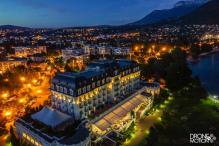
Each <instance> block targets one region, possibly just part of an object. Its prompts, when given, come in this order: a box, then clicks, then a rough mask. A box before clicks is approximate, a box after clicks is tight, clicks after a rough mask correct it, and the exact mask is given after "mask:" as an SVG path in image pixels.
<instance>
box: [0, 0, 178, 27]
mask: <svg viewBox="0 0 219 146" xmlns="http://www.w3.org/2000/svg"><path fill="white" fill-rule="evenodd" d="M177 1H179V0H1V1H0V25H5V24H12V25H20V26H28V27H68V26H87V25H120V24H126V23H129V22H133V21H136V20H139V19H141V18H142V17H144V16H145V15H146V14H148V13H150V12H151V11H152V10H155V9H165V8H171V7H173V4H174V3H176V2H177Z"/></svg>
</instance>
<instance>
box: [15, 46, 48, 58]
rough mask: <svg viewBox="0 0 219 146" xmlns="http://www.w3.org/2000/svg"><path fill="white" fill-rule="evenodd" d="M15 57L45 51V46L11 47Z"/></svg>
mask: <svg viewBox="0 0 219 146" xmlns="http://www.w3.org/2000/svg"><path fill="white" fill-rule="evenodd" d="M13 49H14V56H15V57H27V56H30V55H34V54H38V53H40V54H41V53H46V52H47V50H46V46H38V47H32V46H31V47H13Z"/></svg>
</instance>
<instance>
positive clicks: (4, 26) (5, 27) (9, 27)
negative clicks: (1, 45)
mask: <svg viewBox="0 0 219 146" xmlns="http://www.w3.org/2000/svg"><path fill="white" fill-rule="evenodd" d="M0 29H29V28H28V27H21V26H15V25H0Z"/></svg>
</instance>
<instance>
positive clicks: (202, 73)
mask: <svg viewBox="0 0 219 146" xmlns="http://www.w3.org/2000/svg"><path fill="white" fill-rule="evenodd" d="M190 67H191V69H192V72H193V75H197V76H198V77H199V78H200V80H201V81H202V84H203V86H204V87H205V88H206V89H207V90H208V92H209V93H210V94H212V95H219V53H215V54H211V55H207V56H204V57H202V58H201V59H200V61H199V62H197V63H192V64H190Z"/></svg>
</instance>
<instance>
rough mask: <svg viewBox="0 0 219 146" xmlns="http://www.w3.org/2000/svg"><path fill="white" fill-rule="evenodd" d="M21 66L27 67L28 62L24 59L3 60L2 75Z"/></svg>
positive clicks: (1, 65)
mask: <svg viewBox="0 0 219 146" xmlns="http://www.w3.org/2000/svg"><path fill="white" fill-rule="evenodd" d="M19 65H24V66H26V65H27V60H26V59H23V58H3V59H0V74H2V73H4V72H6V71H7V70H10V69H11V68H14V67H16V66H19Z"/></svg>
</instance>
